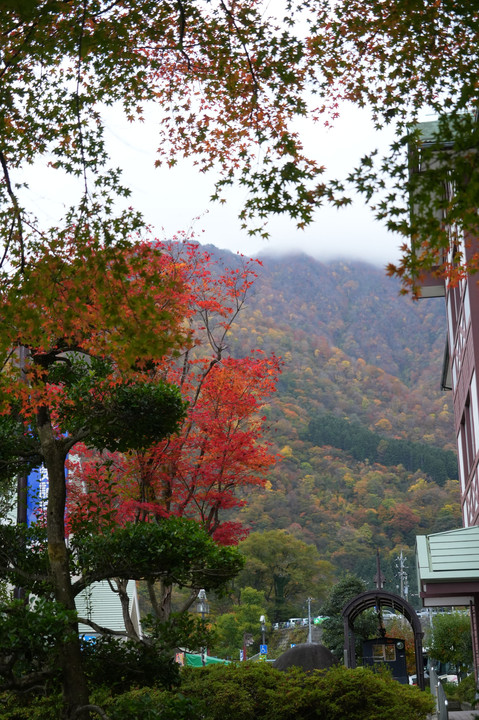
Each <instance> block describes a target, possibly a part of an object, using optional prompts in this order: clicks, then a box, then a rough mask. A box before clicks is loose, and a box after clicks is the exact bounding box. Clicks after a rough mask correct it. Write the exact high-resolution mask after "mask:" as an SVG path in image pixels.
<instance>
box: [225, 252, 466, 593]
mask: <svg viewBox="0 0 479 720" xmlns="http://www.w3.org/2000/svg"><path fill="white" fill-rule="evenodd" d="M221 256H222V258H223V260H224V262H225V263H226V264H231V263H235V262H239V259H238V258H237V256H234V255H230V254H229V253H223V252H222V253H221ZM261 259H262V263H263V265H262V267H260V268H259V270H258V279H257V281H256V282H255V284H254V287H253V288H252V289H251V292H250V294H249V296H248V301H247V307H245V309H244V310H243V312H242V313H241V315H240V318H239V320H238V323H237V324H236V326H235V329H234V331H233V333H232V338H233V339H232V341H231V347H230V351H231V352H232V353H233V354H235V355H241V354H243V353H246V352H248V351H249V349H251V348H258V349H261V350H264V351H266V352H268V353H270V352H274V353H275V354H276V355H279V356H281V358H282V360H283V362H284V366H283V372H282V375H281V379H280V383H279V386H278V392H277V393H276V397H275V399H274V400H273V401H272V402H271V404H270V405H269V406H268V408H267V409H266V412H267V414H268V418H269V419H270V422H271V430H270V437H269V438H268V439H269V440H272V441H273V443H274V445H275V447H276V449H277V451H278V453H279V454H280V456H281V457H282V461H281V462H279V463H278V464H277V466H276V468H275V469H274V470H273V471H272V473H271V475H270V478H269V482H268V486H267V488H266V489H265V490H264V491H259V490H257V489H256V490H255V492H254V494H252V495H251V496H250V497H248V503H247V505H246V506H245V507H244V508H243V509H242V511H241V519H242V521H243V522H244V523H245V524H246V525H248V526H249V527H251V528H252V529H254V530H262V529H270V528H287V529H289V530H290V531H291V532H293V533H294V534H295V535H296V536H298V537H299V538H301V539H303V540H305V541H307V542H312V543H315V544H316V545H317V546H318V548H319V550H320V551H321V553H322V554H323V556H324V558H325V559H327V560H330V561H331V562H332V563H333V564H334V565H335V567H336V568H337V569H338V572H339V571H340V570H341V569H346V568H349V569H352V570H355V571H357V572H360V573H362V574H363V576H364V578H365V579H366V580H367V581H368V582H371V580H372V576H373V575H374V568H375V553H376V548H377V547H379V548H380V550H381V554H382V557H383V562H384V563H385V565H387V563H388V562H390V561H391V562H392V561H393V560H394V558H395V557H396V556H397V555H398V554H399V552H400V550H401V549H403V550H404V551H406V552H407V553H408V554H409V556H410V559H411V560H412V551H413V548H414V541H415V535H416V534H421V533H426V532H438V531H441V530H446V529H449V528H452V527H458V526H460V525H461V514H460V504H459V487H458V481H457V463H456V461H455V438H454V428H453V415H452V397H451V395H450V394H448V393H446V392H444V391H441V389H440V379H441V370H442V362H443V352H444V345H445V333H446V320H445V311H444V303H443V301H441V300H440V299H433V300H421V301H419V302H413V301H412V300H411V299H409V298H406V297H404V296H401V295H400V294H399V290H400V287H399V284H398V282H397V281H395V280H393V279H391V278H388V277H387V276H386V274H385V272H384V270H383V269H381V268H377V267H374V266H371V265H367V264H365V263H357V262H352V263H346V262H343V261H337V262H331V263H328V264H324V263H321V262H318V261H316V260H314V259H312V258H310V257H307V256H305V255H291V256H285V257H274V256H267V255H265V256H264V257H262V258H261ZM410 566H411V567H412V568H413V567H414V563H413V562H410ZM390 573H392V570H391V571H390ZM386 574H387V573H386ZM411 574H414V571H412V573H411ZM391 582H392V580H391Z"/></svg>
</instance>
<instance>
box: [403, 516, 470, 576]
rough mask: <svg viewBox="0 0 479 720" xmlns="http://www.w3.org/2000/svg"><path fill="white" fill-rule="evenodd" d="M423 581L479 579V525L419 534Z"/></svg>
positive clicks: (420, 566)
mask: <svg viewBox="0 0 479 720" xmlns="http://www.w3.org/2000/svg"><path fill="white" fill-rule="evenodd" d="M416 554H417V563H418V573H419V579H420V581H422V583H430V582H444V581H447V580H453V581H455V582H459V581H461V580H466V581H467V580H479V526H476V525H474V526H472V527H468V528H461V529H459V530H448V531H446V532H442V533H434V534H432V535H419V536H417V537H416Z"/></svg>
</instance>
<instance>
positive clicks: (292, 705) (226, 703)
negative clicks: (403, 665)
mask: <svg viewBox="0 0 479 720" xmlns="http://www.w3.org/2000/svg"><path fill="white" fill-rule="evenodd" d="M181 679H182V682H181V687H180V690H179V692H174V691H171V690H162V689H159V688H158V687H143V688H135V689H132V690H129V691H128V692H125V693H123V694H120V695H116V696H112V695H111V693H110V691H109V690H108V689H107V688H106V687H103V688H99V689H98V690H96V691H95V692H94V693H92V699H91V701H92V703H93V704H97V705H99V706H100V707H102V708H103V709H104V710H105V711H106V712H107V713H108V717H109V718H111V720H171V719H172V718H174V719H175V720H225V718H227V719H228V720H244V719H245V718H248V719H249V720H297V718H300V717H307V718H310V719H311V720H313V718H316V719H317V720H344V719H345V718H354V720H391V718H394V720H425V718H426V716H427V715H428V713H431V712H432V711H433V709H434V701H433V698H432V697H431V695H430V694H429V693H426V692H423V691H421V690H419V689H418V688H417V687H413V686H410V685H400V684H399V683H398V682H396V681H395V680H393V679H392V677H391V675H389V674H386V673H381V672H377V673H375V672H373V671H371V670H369V669H364V668H357V669H355V670H348V669H347V668H344V667H342V666H338V667H334V668H332V669H330V670H327V671H319V670H318V671H315V672H313V673H309V674H306V673H304V672H303V671H301V670H300V669H299V668H292V669H291V670H290V671H288V672H281V671H279V670H276V669H275V668H273V667H271V665H268V664H267V663H251V664H250V663H241V664H238V665H227V666H225V665H222V666H221V665H217V666H210V667H206V668H200V669H195V668H185V669H184V671H183V672H182V675H181ZM6 696H7V694H6V693H5V694H4V695H0V716H1V717H2V720H3V718H5V720H57V718H58V717H60V715H59V714H55V710H52V709H51V708H54V707H55V708H58V707H59V706H58V704H57V705H56V706H55V705H53V704H52V705H51V706H50V705H49V703H53V702H57V703H58V702H59V699H58V698H52V699H49V698H31V699H30V702H31V704H30V705H29V706H27V703H26V702H25V701H23V700H19V699H18V698H16V699H15V698H14V697H13V696H10V697H9V698H7V700H5V698H6ZM2 710H4V712H3V713H2V712H1V711H2ZM42 713H43V714H42ZM57 713H58V710H57Z"/></svg>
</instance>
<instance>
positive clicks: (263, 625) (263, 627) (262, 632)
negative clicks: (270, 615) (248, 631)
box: [259, 615, 266, 645]
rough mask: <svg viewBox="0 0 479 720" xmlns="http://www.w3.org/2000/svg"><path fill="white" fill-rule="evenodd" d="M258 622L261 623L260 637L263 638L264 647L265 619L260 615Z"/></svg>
mask: <svg viewBox="0 0 479 720" xmlns="http://www.w3.org/2000/svg"><path fill="white" fill-rule="evenodd" d="M259 621H260V623H261V634H262V636H263V643H262V644H263V645H265V641H264V634H265V632H266V618H265V616H264V615H261V617H260V619H259Z"/></svg>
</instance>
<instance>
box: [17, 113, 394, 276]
mask: <svg viewBox="0 0 479 720" xmlns="http://www.w3.org/2000/svg"><path fill="white" fill-rule="evenodd" d="M106 127H107V135H106V137H107V142H108V146H109V149H110V152H111V154H112V157H113V162H114V164H115V165H118V166H120V167H122V168H123V169H124V183H125V184H126V185H127V186H128V187H130V189H131V190H132V197H131V198H130V199H129V200H128V204H131V205H132V206H133V207H135V208H136V209H139V210H140V211H141V212H142V213H143V214H144V217H145V219H146V221H147V222H148V223H149V224H151V225H152V227H153V233H154V235H155V237H158V238H160V239H165V238H171V237H173V236H174V235H175V233H177V232H179V231H188V230H189V229H191V228H193V230H194V231H195V235H196V239H197V240H198V241H199V242H202V243H211V244H213V245H215V246H217V247H219V248H227V249H229V250H231V251H233V252H241V253H243V254H245V255H256V254H258V253H263V252H267V253H271V252H274V253H284V252H288V251H291V250H293V251H303V252H305V253H307V254H309V255H312V256H313V257H315V258H317V259H318V260H324V261H327V260H330V259H333V258H337V257H344V258H346V259H362V260H365V261H368V262H371V263H374V264H377V265H383V266H384V265H385V264H386V263H387V262H390V261H394V260H397V259H398V257H399V251H398V246H399V244H400V242H402V239H401V238H398V237H397V236H394V235H393V234H391V233H389V232H388V231H387V230H386V229H385V228H384V226H383V225H382V224H380V223H378V222H376V221H375V220H374V217H373V214H372V213H371V211H370V210H369V209H368V208H367V207H366V206H365V204H364V202H363V201H362V199H361V198H359V199H358V200H357V201H356V202H355V203H354V204H353V206H351V207H349V208H342V209H339V210H336V209H334V208H331V207H324V208H320V209H319V210H318V211H317V213H316V219H315V222H314V223H312V224H311V225H310V226H309V227H308V228H307V229H306V230H298V229H297V228H296V227H295V224H294V222H292V221H290V220H289V219H288V218H287V217H284V216H281V217H276V218H273V219H272V220H271V222H270V223H269V231H270V239H269V240H262V239H260V238H254V237H253V238H252V237H249V236H248V234H247V232H246V231H245V230H242V229H241V223H240V221H239V220H238V213H239V210H240V209H241V206H242V200H243V197H244V196H243V194H242V193H243V191H242V190H241V189H240V190H238V189H232V190H231V192H230V193H229V195H228V196H227V197H228V202H227V203H226V205H220V204H218V203H211V202H210V201H209V198H210V196H211V194H212V192H213V182H214V175H213V174H212V175H211V177H208V176H205V175H203V174H200V173H199V172H198V171H197V170H196V168H195V167H194V166H193V164H192V162H191V161H184V162H181V161H180V162H179V164H178V166H176V167H175V168H174V169H171V170H169V169H167V168H164V169H163V168H159V169H158V168H156V169H155V167H154V162H155V159H156V154H155V150H156V144H155V143H156V135H155V123H154V121H153V120H152V118H151V117H150V118H148V116H147V118H146V122H145V123H136V124H129V123H127V122H126V121H123V119H122V117H121V114H120V113H115V112H114V111H111V110H109V112H108V116H107V122H106ZM300 129H301V133H302V137H303V141H304V144H305V147H306V149H307V150H309V152H310V153H312V154H313V155H314V156H315V157H316V159H317V160H318V161H319V162H320V163H321V164H323V165H325V166H326V168H327V173H326V174H327V175H330V176H335V177H342V176H345V175H346V173H347V172H348V171H349V170H351V169H352V168H353V167H354V166H355V165H357V163H358V161H359V158H360V157H361V156H362V155H364V154H365V153H367V152H369V151H370V150H372V149H373V148H375V147H377V146H379V147H382V148H384V149H385V148H386V147H387V146H388V145H389V143H390V142H391V141H392V133H391V132H389V133H387V132H381V133H377V132H375V131H374V129H373V127H372V123H371V121H370V118H369V116H368V113H367V112H366V111H361V110H359V109H357V108H354V107H352V106H347V107H345V108H344V110H343V113H342V116H341V117H340V118H339V119H338V120H337V121H336V124H335V127H334V128H333V129H326V128H324V127H323V126H321V125H320V124H317V125H314V126H312V125H311V124H310V125H307V124H304V127H303V128H300ZM27 181H28V183H29V187H30V189H29V191H28V195H29V203H30V205H31V206H32V209H33V210H34V212H37V213H38V214H39V215H40V217H41V218H42V219H44V220H46V222H47V223H48V224H51V225H54V224H55V215H58V214H60V213H61V212H62V210H63V209H64V208H65V207H67V206H68V205H69V204H70V199H71V198H72V194H71V192H69V185H72V184H73V181H71V180H68V179H65V178H62V177H61V176H60V175H59V173H58V172H57V171H53V170H48V169H46V167H45V164H42V165H38V166H36V167H34V168H32V169H30V170H29V173H28V179H27Z"/></svg>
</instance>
